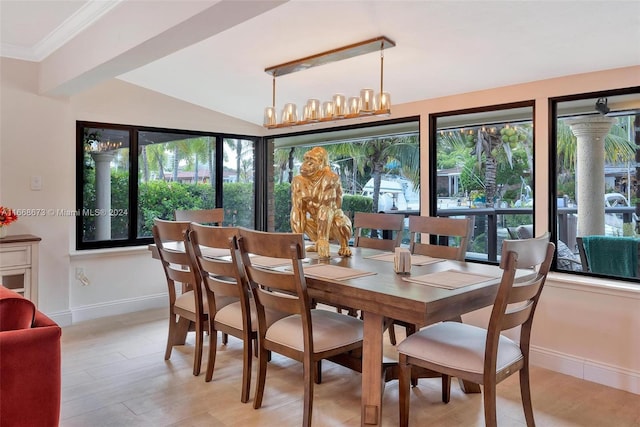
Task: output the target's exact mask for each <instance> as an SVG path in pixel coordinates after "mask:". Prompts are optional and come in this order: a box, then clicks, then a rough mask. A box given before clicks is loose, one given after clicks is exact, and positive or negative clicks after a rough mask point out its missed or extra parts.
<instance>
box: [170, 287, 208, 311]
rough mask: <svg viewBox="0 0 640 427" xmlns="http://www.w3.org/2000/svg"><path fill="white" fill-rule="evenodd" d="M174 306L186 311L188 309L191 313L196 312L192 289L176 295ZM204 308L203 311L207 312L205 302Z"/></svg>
mask: <svg viewBox="0 0 640 427" xmlns="http://www.w3.org/2000/svg"><path fill="white" fill-rule="evenodd" d="M175 306H176V307H179V308H181V309H183V310H186V311H190V312H191V313H195V312H196V297H195V295H194V294H193V291H187V292H185V293H183V294H180V295H178V296H176V303H175ZM203 308H204V312H205V313H208V312H209V308H208V307H207V304H204V305H203Z"/></svg>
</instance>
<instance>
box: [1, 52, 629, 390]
mask: <svg viewBox="0 0 640 427" xmlns="http://www.w3.org/2000/svg"><path fill="white" fill-rule="evenodd" d="M0 78H1V86H0V91H1V92H0V100H1V104H0V107H1V110H0V117H1V123H2V127H1V129H0V144H1V145H0V203H1V204H2V205H5V206H10V207H13V208H67V209H73V208H74V207H75V201H74V197H75V121H76V120H87V121H97V122H111V123H126V124H136V125H146V126H159V127H168V128H177V129H197V130H211V131H223V132H235V133H241V134H248V135H260V134H263V133H264V132H263V129H262V128H261V127H259V126H254V125H251V124H247V123H245V122H241V121H238V120H235V119H233V118H230V117H226V116H223V115H220V114H215V113H212V112H209V111H206V110H204V109H201V108H198V107H195V106H192V105H189V104H186V103H183V102H181V101H177V100H175V99H171V98H168V97H164V96H160V95H158V94H155V93H153V92H149V91H146V90H143V89H140V88H137V87H135V86H132V85H129V84H126V83H122V82H119V81H110V82H108V83H106V84H103V85H101V86H99V87H97V88H94V89H92V90H91V91H88V92H86V93H83V94H82V95H79V96H76V97H74V98H72V99H70V100H54V99H50V98H45V97H40V96H37V95H36V94H35V93H36V89H35V88H36V87H37V85H36V83H37V68H36V65H34V64H32V63H28V62H22V61H17V60H10V59H6V58H2V59H0ZM630 86H640V66H639V67H631V68H626V69H618V70H609V71H603V72H598V73H589V74H583V75H577V76H569V77H563V78H558V79H552V80H546V81H541V82H532V83H527V84H522V85H516V86H510V87H505V88H497V89H492V90H488V91H481V92H475V93H469V94H463V95H457V96H450V97H445V98H438V99H431V100H424V101H420V102H416V103H411V104H405V105H399V106H395V107H394V109H393V117H404V116H415V115H420V116H421V145H422V147H424V148H426V147H427V141H428V132H429V129H428V114H430V113H434V112H443V111H451V110H458V109H464V108H473V107H479V106H486V105H493V104H500V103H506V102H516V101H524V100H531V99H533V100H535V101H536V106H535V118H536V130H535V132H536V133H535V156H536V158H535V162H536V165H535V169H536V170H535V183H536V185H535V192H536V194H535V198H536V214H535V217H536V230H537V231H538V232H542V231H543V230H546V229H547V228H548V214H547V212H548V200H547V199H548V194H547V193H548V185H547V177H548V165H549V158H548V150H549V141H548V131H547V129H548V120H549V114H548V98H549V97H555V96H562V95H567V94H574V93H585V92H592V91H599V90H607V89H615V88H623V87H630ZM421 156H422V158H421V162H422V164H423V165H425V168H424V170H425V171H426V170H427V167H426V165H428V156H429V152H428V150H427V149H422V150H421ZM32 175H41V176H42V179H43V189H42V191H30V190H29V182H30V177H31V176H32ZM427 175H428V174H426V173H423V174H422V176H423V179H424V181H423V182H422V186H421V188H422V191H423V193H422V201H423V208H424V209H425V210H428V206H427V203H428V200H429V198H428V197H429V194H428V185H427V178H428V177H427ZM10 232H11V233H12V234H19V233H31V234H36V235H39V236H41V237H42V238H43V240H42V243H41V256H40V259H41V263H40V276H39V277H40V287H39V292H40V300H39V306H40V308H41V309H42V310H43V311H44V312H45V313H47V314H49V315H51V316H52V317H53V318H54V319H55V320H57V321H59V322H61V323H62V324H69V323H70V322H71V321H72V320H73V321H79V320H83V319H88V318H93V317H101V316H106V315H110V314H118V313H122V312H126V311H134V310H139V309H143V308H147V307H162V306H164V304H165V296H164V287H165V285H164V279H163V277H162V272H161V270H160V269H159V268H158V265H157V261H155V260H152V259H151V257H150V256H149V253H148V251H147V249H146V248H132V249H128V250H124V251H121V250H116V251H113V250H110V251H83V252H82V253H81V254H79V253H75V252H74V251H73V247H74V222H73V218H68V217H48V216H47V217H37V218H35V217H34V218H27V217H22V218H20V219H19V221H18V222H17V223H16V224H14V225H12V226H11V231H10ZM76 266H80V267H83V268H84V269H85V273H86V274H87V276H88V277H89V279H90V280H91V284H90V285H89V286H87V287H82V286H81V285H80V283H79V282H78V281H76V280H75V278H74V272H75V268H76ZM612 284H618V285H619V286H618V289H615V290H613V289H611V285H612ZM485 319H486V310H485V311H482V312H476V313H471V314H470V315H468V316H465V321H469V322H473V323H482V322H483V321H484V320H485ZM639 330H640V287H639V286H637V284H631V283H627V282H624V281H606V282H605V281H597V280H588V279H580V278H578V279H576V278H575V277H573V276H568V275H563V274H559V273H558V274H552V275H551V277H550V278H549V280H548V282H547V286H546V288H545V291H544V293H543V297H542V300H541V303H540V307H539V312H538V315H537V318H536V322H535V325H534V331H533V354H532V358H533V361H534V363H536V364H540V365H542V366H546V367H548V368H551V369H554V370H557V371H559V372H564V373H567V374H570V375H574V376H578V377H581V378H586V379H588V380H592V381H596V382H600V383H603V384H608V385H611V386H614V387H617V388H621V389H624V390H629V391H632V392H634V393H639V394H640V334H638V332H637V331H639Z"/></svg>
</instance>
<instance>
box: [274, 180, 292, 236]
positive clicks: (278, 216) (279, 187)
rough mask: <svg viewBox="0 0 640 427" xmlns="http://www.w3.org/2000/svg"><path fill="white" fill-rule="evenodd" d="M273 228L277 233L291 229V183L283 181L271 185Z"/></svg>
mask: <svg viewBox="0 0 640 427" xmlns="http://www.w3.org/2000/svg"><path fill="white" fill-rule="evenodd" d="M273 198H274V203H273V205H274V210H275V212H274V217H275V218H274V222H275V224H274V230H275V231H277V232H279V233H284V232H289V231H291V184H290V183H288V182H283V183H280V184H276V185H274V187H273Z"/></svg>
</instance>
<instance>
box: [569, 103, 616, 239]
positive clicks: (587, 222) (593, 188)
mask: <svg viewBox="0 0 640 427" xmlns="http://www.w3.org/2000/svg"><path fill="white" fill-rule="evenodd" d="M566 122H567V124H568V125H569V127H570V128H571V132H573V134H574V135H575V136H576V138H577V140H578V142H577V153H576V202H577V204H578V233H577V235H578V236H589V235H594V234H595V235H602V234H604V154H605V153H604V138H605V136H606V135H607V134H608V133H609V130H610V129H611V125H612V124H613V123H614V122H615V120H614V119H612V118H610V117H605V116H583V117H576V118H575V119H569V120H567V121H566Z"/></svg>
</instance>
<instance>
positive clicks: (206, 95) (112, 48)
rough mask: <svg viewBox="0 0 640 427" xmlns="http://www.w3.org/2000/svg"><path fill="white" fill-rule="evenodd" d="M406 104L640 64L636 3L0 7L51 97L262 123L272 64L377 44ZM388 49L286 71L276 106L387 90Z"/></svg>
mask: <svg viewBox="0 0 640 427" xmlns="http://www.w3.org/2000/svg"><path fill="white" fill-rule="evenodd" d="M382 35H383V36H386V37H388V38H390V39H391V40H393V41H395V42H396V47H393V48H390V49H387V50H385V52H384V56H385V62H384V64H385V68H384V85H385V89H386V90H388V91H389V92H390V93H391V95H392V101H393V103H395V104H398V103H407V102H412V101H417V100H421V99H428V98H436V97H441V96H447V95H453V94H459V93H465V92H470V91H476V90H482V89H488V88H493V87H499V86H506V85H511V84H517V83H524V82H529V81H535V80H541V79H546V78H553V77H558V76H564V75H570V74H578V73H584V72H591V71H598V70H604V69H611V68H618V67H625V66H632V65H639V64H640V2H639V1H508V2H507V1H482V0H480V1H471V0H470V1H398V0H386V1H364V0H363V1H306V0H290V1H249V0H245V1H233V0H222V1H211V0H181V1H178V0H170V1H166V0H165V1H156V0H145V1H140V0H119V1H102V0H101V1H97V0H91V1H80V0H70V1H69V0H68V1H57V0H45V1H23V0H19V1H14V0H0V42H1V50H0V52H1V54H2V56H6V57H13V58H18V59H24V60H28V61H35V62H38V63H39V66H40V92H41V93H42V94H55V95H67V96H68V95H73V94H77V93H80V92H81V91H83V90H86V89H87V88H89V87H91V86H92V85H96V84H99V83H101V82H103V81H105V80H107V79H112V78H118V79H121V80H124V81H126V82H129V83H132V84H135V85H139V86H141V87H144V88H147V89H150V90H153V91H156V92H159V93H162V94H166V95H168V96H171V97H175V98H178V99H181V100H184V101H187V102H190V103H193V104H196V105H199V106H202V107H205V108H208V109H211V110H214V111H218V112H221V113H224V114H227V115H230V116H233V117H237V118H239V119H242V120H246V121H249V122H253V123H256V124H261V123H262V112H263V107H265V106H267V105H269V104H270V103H271V88H272V82H271V76H270V75H268V74H267V73H265V72H264V69H265V68H267V67H270V66H274V65H278V64H281V63H284V62H288V61H291V60H294V59H298V58H302V57H306V56H309V55H313V54H316V53H320V52H323V51H327V50H331V49H335V48H338V47H341V46H345V45H348V44H351V43H355V42H359V41H363V40H367V39H370V38H374V37H377V36H382ZM379 80H380V63H379V54H378V53H376V52H374V53H369V54H366V55H362V56H359V57H355V58H351V59H346V60H343V61H339V62H335V63H332V64H327V65H322V66H319V67H315V68H312V69H308V70H305V71H301V72H297V73H293V74H289V75H286V76H282V77H279V78H278V79H277V80H276V85H277V93H276V97H277V99H276V103H277V105H278V106H280V107H282V105H283V104H284V103H285V102H294V103H297V104H298V105H302V104H303V103H304V102H305V101H306V99H307V98H311V97H314V98H319V99H321V100H326V99H330V98H331V96H332V94H334V93H336V92H341V93H344V94H346V95H356V94H357V93H358V92H359V90H360V89H361V88H363V87H373V88H377V87H378V85H379Z"/></svg>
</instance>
